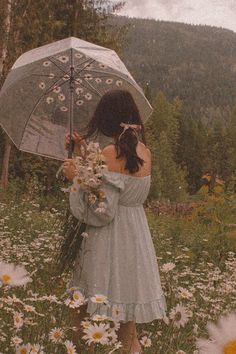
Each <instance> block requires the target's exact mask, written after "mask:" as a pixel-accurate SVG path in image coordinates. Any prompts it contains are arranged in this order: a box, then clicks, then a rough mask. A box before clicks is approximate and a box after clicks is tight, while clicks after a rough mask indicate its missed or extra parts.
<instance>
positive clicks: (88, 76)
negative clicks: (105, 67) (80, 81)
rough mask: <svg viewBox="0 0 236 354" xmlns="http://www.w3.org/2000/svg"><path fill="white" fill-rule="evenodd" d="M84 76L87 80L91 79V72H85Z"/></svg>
mask: <svg viewBox="0 0 236 354" xmlns="http://www.w3.org/2000/svg"><path fill="white" fill-rule="evenodd" d="M84 78H85V80H88V81H89V80H92V78H93V77H92V75H91V74H85V75H84Z"/></svg>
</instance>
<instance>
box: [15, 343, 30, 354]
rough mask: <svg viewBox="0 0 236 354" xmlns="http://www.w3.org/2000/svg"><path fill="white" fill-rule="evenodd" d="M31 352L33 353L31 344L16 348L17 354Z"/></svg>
mask: <svg viewBox="0 0 236 354" xmlns="http://www.w3.org/2000/svg"><path fill="white" fill-rule="evenodd" d="M30 351H31V345H30V343H28V344H23V345H20V346H17V347H16V354H29V353H30Z"/></svg>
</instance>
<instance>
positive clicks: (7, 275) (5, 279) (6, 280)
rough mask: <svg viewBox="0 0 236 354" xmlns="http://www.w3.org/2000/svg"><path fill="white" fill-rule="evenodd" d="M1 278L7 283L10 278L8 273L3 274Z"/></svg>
mask: <svg viewBox="0 0 236 354" xmlns="http://www.w3.org/2000/svg"><path fill="white" fill-rule="evenodd" d="M1 279H2V281H3V282H4V283H9V281H10V280H11V276H10V275H9V274H3V275H2V277H1Z"/></svg>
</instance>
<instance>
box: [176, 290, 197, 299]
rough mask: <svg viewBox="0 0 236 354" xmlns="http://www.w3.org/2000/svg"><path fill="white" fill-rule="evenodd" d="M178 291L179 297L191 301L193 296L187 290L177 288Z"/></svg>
mask: <svg viewBox="0 0 236 354" xmlns="http://www.w3.org/2000/svg"><path fill="white" fill-rule="evenodd" d="M178 290H179V296H180V297H181V298H182V299H187V300H189V299H191V298H192V297H193V294H192V293H191V292H190V291H188V290H187V289H185V288H182V287H179V288H178Z"/></svg>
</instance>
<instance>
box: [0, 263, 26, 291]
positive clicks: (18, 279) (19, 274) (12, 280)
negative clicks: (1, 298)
mask: <svg viewBox="0 0 236 354" xmlns="http://www.w3.org/2000/svg"><path fill="white" fill-rule="evenodd" d="M31 281H32V279H31V278H30V277H29V274H28V273H27V271H26V269H25V267H24V266H16V265H15V264H13V263H5V262H0V282H1V283H2V284H3V285H10V286H22V285H26V284H27V283H29V282H31Z"/></svg>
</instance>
